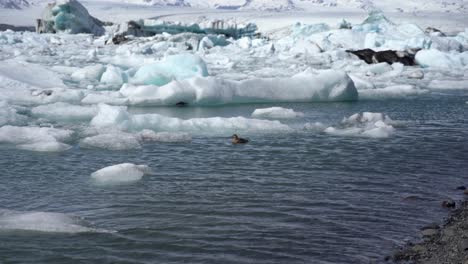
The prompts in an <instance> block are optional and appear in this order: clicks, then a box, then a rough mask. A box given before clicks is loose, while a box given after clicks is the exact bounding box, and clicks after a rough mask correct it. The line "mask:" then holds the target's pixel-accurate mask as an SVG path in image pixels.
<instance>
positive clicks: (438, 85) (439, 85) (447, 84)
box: [427, 80, 468, 90]
mask: <svg viewBox="0 0 468 264" xmlns="http://www.w3.org/2000/svg"><path fill="white" fill-rule="evenodd" d="M427 87H428V88H429V89H447V90H449V89H457V90H458V89H468V80H460V81H459V80H432V81H431V82H430V83H429V84H428V85H427Z"/></svg>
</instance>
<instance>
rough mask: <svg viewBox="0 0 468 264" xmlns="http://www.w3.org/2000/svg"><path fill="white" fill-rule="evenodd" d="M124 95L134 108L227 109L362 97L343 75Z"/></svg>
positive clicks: (207, 83) (216, 81)
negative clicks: (183, 106)
mask: <svg viewBox="0 0 468 264" xmlns="http://www.w3.org/2000/svg"><path fill="white" fill-rule="evenodd" d="M120 93H121V94H122V95H124V96H125V97H127V98H128V99H129V102H130V104H131V105H175V104H177V103H178V102H184V103H187V104H189V105H223V104H239V103H266V102H269V103H275V102H336V101H355V100H357V99H358V93H357V90H356V87H355V86H354V83H353V81H352V80H351V78H350V77H349V76H348V75H347V74H346V73H345V72H343V71H335V70H323V71H318V72H303V73H300V74H297V75H294V76H292V77H290V78H254V79H247V80H244V81H234V80H224V79H220V78H216V77H206V78H201V77H195V78H190V79H186V80H180V81H172V82H170V83H168V84H167V85H164V86H156V85H146V86H144V85H143V86H134V85H129V84H124V85H123V86H122V88H121V89H120Z"/></svg>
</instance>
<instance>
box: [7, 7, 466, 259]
mask: <svg viewBox="0 0 468 264" xmlns="http://www.w3.org/2000/svg"><path fill="white" fill-rule="evenodd" d="M63 2H65V3H66V2H67V1H63ZM228 2H229V1H228ZM261 3H263V2H261V1H257V2H255V3H253V4H252V8H254V9H256V10H257V9H260V10H263V9H264V6H262V4H261ZM83 4H85V6H86V7H89V12H90V14H91V15H94V16H96V17H97V18H99V19H103V20H106V19H109V18H111V17H112V16H113V14H114V12H116V13H119V15H116V17H115V20H114V22H123V21H124V20H123V18H124V17H125V16H124V15H122V10H125V7H126V6H127V7H128V5H127V4H119V3H115V4H113V6H112V8H109V9H105V8H104V7H105V6H106V5H105V4H103V3H99V2H95V1H90V2H83ZM254 4H255V5H254ZM256 5H258V6H256ZM321 8H323V7H321ZM37 9H38V8H37V7H35V6H33V7H31V8H30V9H26V10H24V11H19V10H16V11H11V12H9V13H7V11H5V10H3V9H2V10H0V22H5V23H16V24H21V23H18V21H20V20H21V21H24V18H23V17H22V16H16V17H15V16H14V14H15V13H21V12H22V13H21V14H22V15H24V16H26V15H31V14H36V13H37ZM153 9H154V7H148V8H145V7H142V6H133V5H130V9H128V10H130V11H131V12H130V11H129V14H128V16H127V18H131V19H134V18H135V19H136V18H142V19H149V18H152V17H153V18H154V17H161V18H163V17H166V16H167V17H169V18H170V19H171V20H172V21H173V22H171V23H169V24H167V23H160V22H154V20H146V21H143V20H142V21H143V22H142V23H143V25H145V26H148V27H151V29H152V30H160V28H164V27H168V25H169V26H171V27H172V28H176V29H183V30H182V31H186V28H191V29H193V30H192V31H199V30H205V29H207V28H209V27H208V26H207V25H210V23H212V21H213V19H215V18H223V19H226V20H229V21H230V22H229V23H228V22H226V23H227V26H226V27H227V28H228V29H229V30H234V28H235V30H238V31H239V32H237V33H239V35H240V34H241V30H240V29H241V28H242V26H245V25H248V23H250V22H252V23H256V24H257V26H258V32H259V33H260V34H257V35H255V36H240V37H239V38H233V37H226V36H223V35H215V34H212V33H199V32H180V33H179V34H168V33H161V34H156V35H154V36H145V37H133V36H128V39H125V41H123V42H122V43H119V44H114V43H112V42H113V40H112V38H113V37H114V36H115V34H119V33H122V31H123V30H124V26H123V24H118V23H117V24H114V25H100V24H99V23H97V22H96V21H94V20H92V19H91V20H90V19H89V17H87V16H86V14H85V13H83V12H84V11H83V12H81V11H80V12H81V13H80V14H84V15H83V16H82V17H73V16H68V15H67V12H66V8H63V9H55V10H54V12H53V14H52V13H51V14H50V15H49V16H54V19H55V21H57V25H56V30H57V31H58V32H57V34H51V33H46V34H37V33H34V32H14V31H11V30H6V31H0V168H1V170H0V178H1V179H2V182H1V184H0V202H1V205H0V240H2V243H1V245H0V262H1V261H2V260H5V261H7V262H8V261H10V262H18V263H33V262H36V263H37V262H41V263H64V262H67V263H70V262H74V261H75V262H80V261H84V262H96V263H153V262H161V263H186V262H189V263H219V262H222V263H381V262H382V260H383V258H384V257H385V256H386V255H390V254H392V252H393V251H394V250H395V249H396V248H398V247H399V246H401V245H403V244H404V243H405V241H408V240H415V239H418V233H417V231H418V229H419V228H420V227H421V226H423V225H425V224H429V223H431V222H434V221H437V220H438V219H440V218H441V217H442V216H444V214H445V211H444V210H442V209H441V208H440V206H439V205H440V201H441V200H442V199H445V198H446V197H457V196H456V195H457V194H455V191H454V189H455V187H456V186H459V185H463V184H464V183H465V182H464V181H466V176H467V175H466V172H467V171H468V165H467V164H468V163H467V162H466V161H467V157H468V154H467V153H468V142H467V138H468V132H467V131H468V115H467V114H466V111H467V108H468V104H467V102H468V21H467V20H466V18H465V19H464V18H463V15H460V14H459V13H453V17H452V18H450V19H449V18H447V16H450V14H445V17H444V14H441V13H437V12H436V11H434V10H431V11H430V12H428V13H421V14H420V16H417V15H414V14H413V15H410V14H409V13H407V12H406V13H403V14H401V19H400V18H398V15H397V14H395V13H392V12H389V15H388V16H387V13H385V12H380V11H372V12H369V14H365V13H362V12H359V13H356V12H351V11H350V12H349V13H347V12H344V11H343V12H341V13H340V12H333V11H330V13H329V14H330V15H329V16H327V17H326V18H324V19H323V20H321V19H320V17H318V16H316V17H314V16H313V15H311V14H313V13H314V12H316V11H314V10H312V9H310V10H305V11H304V10H303V11H300V10H299V11H298V10H287V11H284V12H278V13H270V12H260V11H258V10H257V11H253V10H251V9H249V10H245V11H232V10H231V11H229V10H224V11H219V12H218V11H213V10H212V11H210V12H208V11H207V12H206V13H204V11H200V10H198V9H197V10H196V9H193V8H187V7H183V8H180V9H171V8H167V7H161V8H160V10H159V11H158V12H159V13H158V12H156V13H155V14H153V13H152V12H151V10H153ZM174 10H177V12H175V13H174ZM201 10H205V9H201ZM319 10H320V8H319ZM343 10H344V9H343ZM301 12H302V13H301ZM431 12H434V13H435V15H434V20H430V19H429V18H430V14H431ZM200 13H203V14H204V16H203V17H201V15H200ZM3 14H5V16H2V15H3ZM217 15H218V16H219V17H217ZM347 15H349V16H348V17H347ZM234 16H238V19H236V23H238V25H237V24H235V25H236V26H235V27H234V26H232V25H234V24H233V23H234V22H233V21H234V20H233V19H232V17H234ZM2 19H5V20H4V21H2ZM174 21H175V22H174ZM194 21H195V22H194ZM278 21H281V22H278ZM96 23H97V24H96ZM427 26H434V27H436V26H437V27H440V29H441V31H442V32H437V31H434V30H432V31H431V30H426V27H427ZM244 29H245V28H244ZM80 30H81V31H82V30H88V31H89V32H92V33H94V34H95V36H94V35H92V34H71V33H77V32H75V31H80ZM229 32H233V31H229ZM237 33H236V34H237ZM363 49H372V50H374V51H386V50H394V51H401V52H403V51H406V52H408V54H409V55H408V56H414V61H415V63H416V64H417V65H415V66H406V65H403V64H402V63H398V62H396V63H393V64H389V63H386V62H381V63H373V64H367V63H366V62H365V61H364V60H360V59H359V58H358V57H357V56H355V55H353V54H351V53H349V52H348V51H349V50H354V51H355V50H363ZM233 134H239V135H240V136H242V137H245V138H248V139H249V140H250V142H249V144H247V145H244V146H234V145H231V143H230V137H231V136H232V135H233ZM31 249H34V250H31Z"/></svg>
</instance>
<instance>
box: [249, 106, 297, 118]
mask: <svg viewBox="0 0 468 264" xmlns="http://www.w3.org/2000/svg"><path fill="white" fill-rule="evenodd" d="M302 116H304V113H301V112H295V111H294V110H293V109H288V108H283V107H270V108H259V109H255V111H254V112H253V113H252V117H256V118H270V119H289V118H297V117H302Z"/></svg>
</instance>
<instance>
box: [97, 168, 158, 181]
mask: <svg viewBox="0 0 468 264" xmlns="http://www.w3.org/2000/svg"><path fill="white" fill-rule="evenodd" d="M150 173H151V169H150V168H149V167H148V166H146V165H135V164H132V163H122V164H118V165H113V166H109V167H105V168H103V169H100V170H98V171H95V172H93V173H92V174H91V178H92V179H93V180H95V181H96V182H97V183H99V184H121V183H130V182H135V181H139V180H141V178H143V175H145V174H150Z"/></svg>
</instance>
